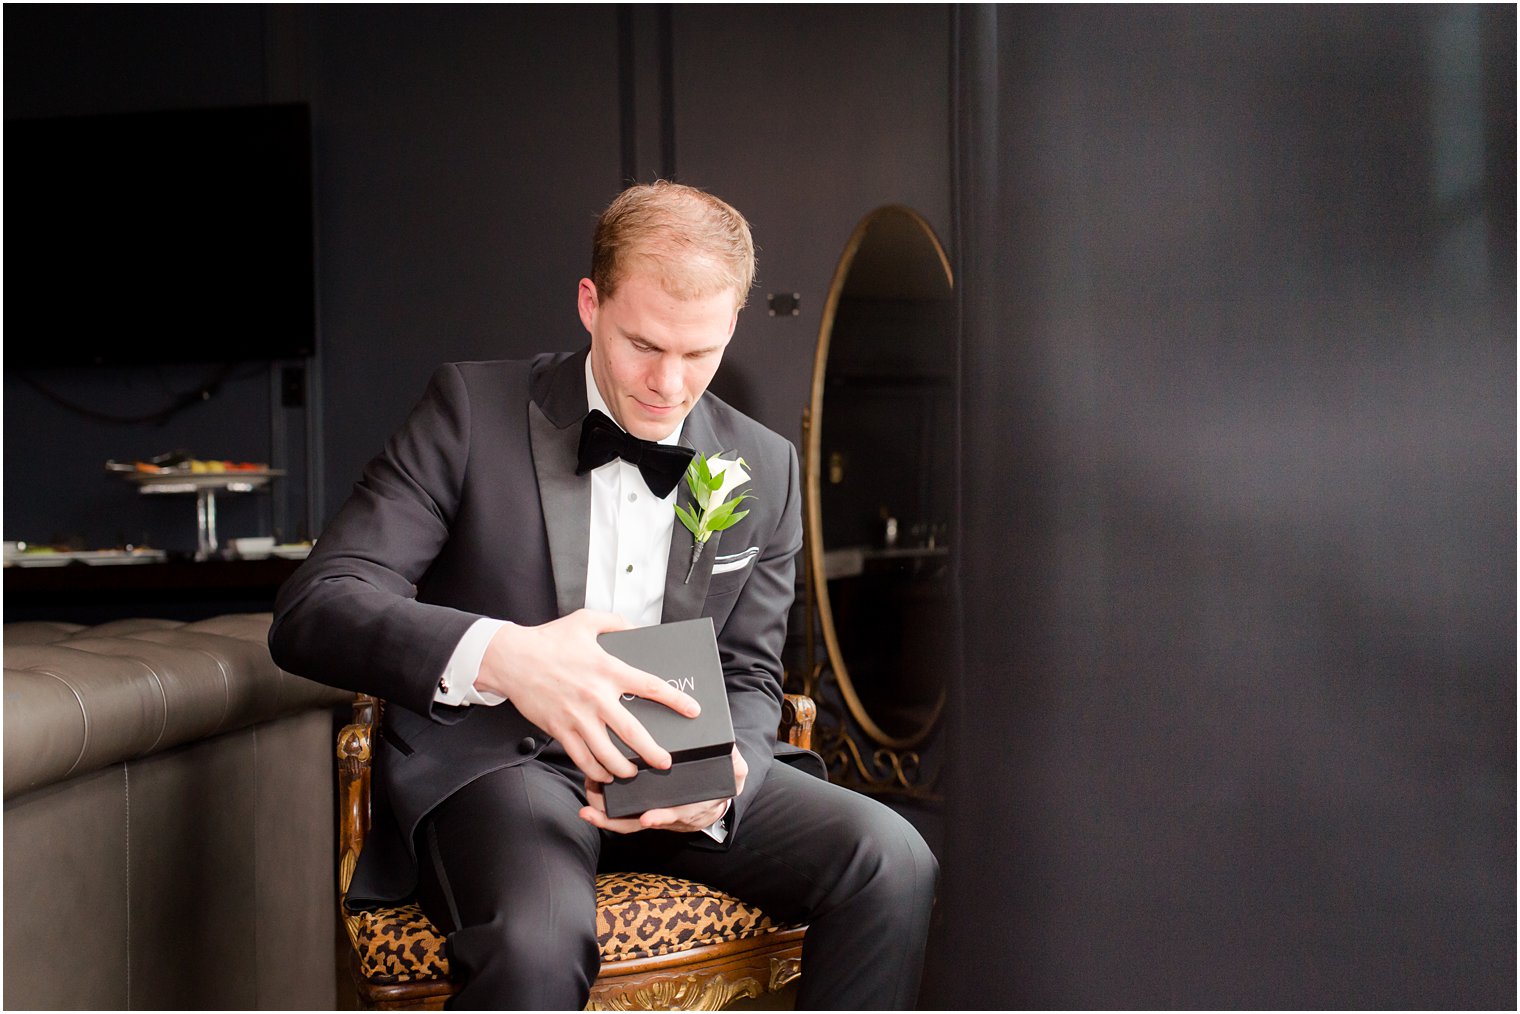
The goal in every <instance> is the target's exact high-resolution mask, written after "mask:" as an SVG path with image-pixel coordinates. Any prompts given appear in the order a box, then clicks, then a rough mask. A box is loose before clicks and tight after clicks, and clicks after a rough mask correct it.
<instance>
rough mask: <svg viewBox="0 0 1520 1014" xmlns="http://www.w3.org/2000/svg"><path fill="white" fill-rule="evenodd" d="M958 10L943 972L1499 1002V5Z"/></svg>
mask: <svg viewBox="0 0 1520 1014" xmlns="http://www.w3.org/2000/svg"><path fill="white" fill-rule="evenodd" d="M962 28H963V29H964V31H963V33H962V34H961V36H960V45H959V47H958V51H959V53H960V55H961V58H962V59H963V60H964V61H965V64H964V66H965V67H966V68H967V75H966V78H965V84H966V87H965V88H964V90H963V91H962V92H961V93H960V96H961V99H962V109H964V110H965V111H966V113H967V115H966V116H965V117H964V118H963V119H962V121H961V122H962V125H963V127H964V128H965V131H964V133H963V135H962V142H963V143H962V145H961V147H960V150H961V152H962V154H963V155H965V156H966V158H967V162H966V165H967V170H966V174H965V177H964V178H963V181H962V182H963V184H964V185H965V192H966V193H967V194H968V198H969V199H971V200H974V201H976V202H977V203H976V206H973V207H971V208H968V209H967V213H966V218H965V219H964V222H965V226H966V230H965V232H966V234H965V237H964V239H965V243H964V245H963V247H962V251H961V252H962V256H963V259H964V260H965V261H966V263H965V265H964V274H963V277H965V279H966V290H965V291H966V293H967V295H968V302H967V304H966V311H967V314H968V317H967V325H968V326H967V330H966V334H965V347H964V354H965V369H964V374H963V381H962V390H963V398H964V400H963V419H964V428H963V438H964V462H965V467H964V471H963V475H964V477H965V487H964V511H963V519H964V525H965V528H964V530H965V536H966V537H965V544H966V545H967V547H968V552H967V553H966V554H965V556H964V557H963V560H964V569H963V575H962V577H963V588H964V592H965V594H964V604H965V612H966V615H965V628H964V629H965V651H966V660H965V666H964V670H963V673H962V675H961V678H960V679H959V681H958V686H957V687H956V690H955V692H954V694H953V696H952V702H953V713H954V714H953V720H954V726H953V737H952V742H953V743H954V745H955V748H956V755H955V757H954V758H953V760H952V768H951V771H952V783H953V784H952V788H953V794H952V800H951V802H952V806H951V812H950V815H949V820H948V827H949V828H950V829H951V831H950V833H949V834H948V842H949V845H948V854H947V856H946V857H945V869H946V870H947V871H948V877H947V880H946V894H945V898H944V899H943V902H944V904H943V908H942V911H943V916H944V921H943V924H942V926H943V928H944V930H945V933H944V935H943V936H942V937H941V938H940V940H939V948H940V949H939V952H938V954H939V958H940V960H941V962H942V964H941V967H940V970H939V971H940V974H939V975H938V976H937V977H936V980H935V983H934V985H933V987H932V989H931V996H932V998H933V1004H934V1005H935V1006H944V1007H949V1008H955V1007H964V1006H969V1007H987V1006H991V1007H1010V1006H1011V1007H1026V1006H1027V1007H1045V1006H1058V1007H1078V1008H1082V1007H1137V1008H1145V1007H1205V1008H1209V1007H1218V1008H1230V1007H1266V1008H1275V1007H1290V1008H1291V1007H1331V1008H1336V1007H1353V1008H1379V1007H1414V1008H1421V1007H1477V1008H1485V1007H1500V1008H1506V1007H1508V1008H1512V1007H1513V1006H1514V1002H1515V962H1514V955H1515V945H1516V937H1515V788H1516V786H1515V548H1516V547H1515V442H1514V441H1515V429H1514V420H1515V316H1514V314H1515V251H1514V242H1515V231H1514V229H1515V219H1514V206H1515V205H1514V200H1515V190H1514V185H1515V183H1514V181H1515V177H1514V158H1515V136H1514V116H1515V107H1514V80H1515V49H1514V45H1515V41H1514V40H1515V20H1514V12H1513V10H1512V9H1502V8H1492V9H1488V10H1485V11H1482V12H1479V11H1477V10H1474V9H1472V8H1465V9H1464V8H1452V7H1445V8H1441V9H1439V10H1432V9H1411V8H1400V9H1398V10H1387V9H1378V10H1371V9H1368V8H1355V9H1342V8H1312V9H1288V8H1273V9H1272V10H1270V11H1267V10H1262V9H1245V10H1242V9H1234V8H1232V9H1222V8H1214V9H1206V10H1205V9H1189V10H1186V11H1178V10H1174V9H1161V10H1157V9H1155V8H1147V9H1143V10H1142V9H1122V10H1113V9H1103V10H1096V9H1090V8H1089V9H1083V10H1068V9H1038V10H1032V9H1024V8H1021V9H1018V10H1013V9H1009V8H998V9H996V10H991V9H976V10H971V9H968V10H965V11H963V12H962ZM972 870H974V871H976V872H975V875H968V874H969V872H970V871H972Z"/></svg>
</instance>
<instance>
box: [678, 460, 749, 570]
mask: <svg viewBox="0 0 1520 1014" xmlns="http://www.w3.org/2000/svg"><path fill="white" fill-rule="evenodd" d="M725 453H727V452H725ZM748 467H749V465H748V463H747V462H746V461H745V460H744V459H743V458H738V459H736V460H733V461H725V460H724V459H723V455H722V454H714V455H713V456H712V457H711V458H706V457H703V456H702V455H701V454H697V455H695V456H693V457H692V459H691V464H690V465H687V466H686V488H687V489H689V490H691V504H690V507H691V509H690V510H687V509H684V508H682V506H681V505H680V504H676V505H675V508H676V516H677V517H679V518H680V519H681V524H683V525H685V526H686V530H687V531H688V532H691V538H692V544H691V566H690V567H687V568H686V581H685V582H684V583H686V584H690V583H691V575H692V574H693V573H694V572H695V571H696V569H697V560H698V559H700V558H701V556H702V547H703V546H705V545H707V540H708V539H710V538H712V533H713V532H721V531H723V529H725V528H732V527H733V526H734V525H736V524H738V523H739V522H740V521H742V520H743V519H744V516H745V515H746V514H748V513H749V511H741V510H739V509H738V507H739V505H740V504H741V503H743V502H744V501H745V500H753V499H754V497H752V496H750V494H748V493H740V494H739V495H738V496H736V497H734V498H733V499H730V500H725V499H724V497H726V496H728V495H729V494H730V493H732V492H734V491H735V490H737V489H738V488H739V487H740V486H742V485H744V484H745V483H746V482H749V473H748V472H746V471H745V469H746V468H748Z"/></svg>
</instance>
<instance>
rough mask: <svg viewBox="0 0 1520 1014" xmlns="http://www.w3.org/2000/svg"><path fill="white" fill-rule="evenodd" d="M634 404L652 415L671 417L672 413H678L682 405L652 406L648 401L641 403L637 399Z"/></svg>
mask: <svg viewBox="0 0 1520 1014" xmlns="http://www.w3.org/2000/svg"><path fill="white" fill-rule="evenodd" d="M633 403H634V404H635V405H637V406H639V408H641V409H643V410H644V411H645V412H648V413H649V414H650V415H669V414H670V413H672V412H675V411H678V410H679V409H680V407H681V406H680V405H651V404H649V403H648V402H647V401H640V400H639V399H637V398H635V399H633Z"/></svg>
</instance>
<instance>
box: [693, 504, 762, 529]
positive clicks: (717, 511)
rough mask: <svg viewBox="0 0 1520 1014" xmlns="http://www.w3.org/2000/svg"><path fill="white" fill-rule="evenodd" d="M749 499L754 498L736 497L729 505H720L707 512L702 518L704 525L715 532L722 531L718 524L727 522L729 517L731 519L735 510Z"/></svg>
mask: <svg viewBox="0 0 1520 1014" xmlns="http://www.w3.org/2000/svg"><path fill="white" fill-rule="evenodd" d="M748 499H752V498H751V497H748V496H736V497H734V498H733V499H732V500H729V501H728V502H727V503H722V504H719V505H718V506H716V507H714V508H713V509H712V510H710V511H708V512H707V514H706V515H705V516H704V517H703V518H702V524H703V525H704V526H706V527H708V528H711V529H712V530H713V531H722V529H721V528H719V527H718V524H719V523H720V522H722V521H726V520H727V519H728V518H729V517H731V516H732V515H733V513H734V508H736V507H738V506H739V504H740V503H742V502H743V501H745V500H748ZM725 527H727V526H725Z"/></svg>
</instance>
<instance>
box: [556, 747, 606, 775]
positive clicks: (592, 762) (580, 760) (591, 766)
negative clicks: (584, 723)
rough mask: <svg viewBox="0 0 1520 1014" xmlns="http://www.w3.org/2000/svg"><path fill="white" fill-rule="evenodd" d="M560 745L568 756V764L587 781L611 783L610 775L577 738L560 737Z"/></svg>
mask: <svg viewBox="0 0 1520 1014" xmlns="http://www.w3.org/2000/svg"><path fill="white" fill-rule="evenodd" d="M559 742H560V745H561V746H563V747H564V748H565V753H566V754H568V755H569V756H570V763H571V764H574V765H575V766H576V767H577V768H579V769H580V772H581V774H583V775H585V776H586V778H587V780H588V781H593V782H602V783H604V784H605V783H607V782H610V781H612V774H611V772H609V771H608V770H607V769H606V768H605V767H603V766H602V765H601V763H600V762H599V761H598V760H597V759H596V758H595V757H594V756H592V754H591V751H590V750H589V749H587V747H586V744H585V743H584V742H583V741H582V740H581V739H580V737H578V736H562V737H561V738H560V741H559Z"/></svg>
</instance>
